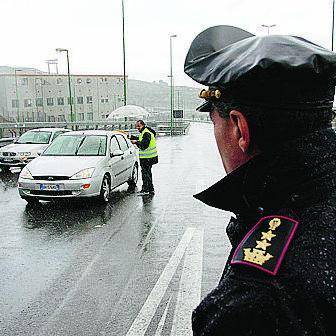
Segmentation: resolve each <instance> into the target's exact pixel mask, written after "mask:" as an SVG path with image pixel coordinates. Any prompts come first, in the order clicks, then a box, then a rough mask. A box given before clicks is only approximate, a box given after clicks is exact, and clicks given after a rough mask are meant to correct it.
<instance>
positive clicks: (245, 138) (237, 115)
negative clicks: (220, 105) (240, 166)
mask: <svg viewBox="0 0 336 336" xmlns="http://www.w3.org/2000/svg"><path fill="white" fill-rule="evenodd" d="M229 116H230V121H231V123H232V125H233V132H234V136H235V138H236V139H237V142H238V146H239V148H240V149H241V151H242V152H243V153H248V152H249V150H250V145H251V134H250V128H249V125H248V122H247V119H246V118H245V116H244V115H243V114H242V113H241V112H240V111H238V110H232V111H231V112H230V114H229Z"/></svg>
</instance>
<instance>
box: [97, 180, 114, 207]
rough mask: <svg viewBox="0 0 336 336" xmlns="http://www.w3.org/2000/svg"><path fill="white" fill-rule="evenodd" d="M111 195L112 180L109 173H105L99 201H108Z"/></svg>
mask: <svg viewBox="0 0 336 336" xmlns="http://www.w3.org/2000/svg"><path fill="white" fill-rule="evenodd" d="M110 197H111V182H110V178H109V177H108V176H107V175H105V176H104V178H103V182H102V185H101V188H100V195H99V201H100V202H102V203H107V202H108V201H109V200H110Z"/></svg>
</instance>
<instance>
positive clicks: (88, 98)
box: [86, 96, 92, 104]
mask: <svg viewBox="0 0 336 336" xmlns="http://www.w3.org/2000/svg"><path fill="white" fill-rule="evenodd" d="M86 103H87V104H92V96H87V97H86Z"/></svg>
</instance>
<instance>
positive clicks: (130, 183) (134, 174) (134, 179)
mask: <svg viewBox="0 0 336 336" xmlns="http://www.w3.org/2000/svg"><path fill="white" fill-rule="evenodd" d="M138 176H139V168H138V165H137V164H135V165H134V167H133V170H132V176H131V179H130V180H129V181H128V182H127V183H128V189H135V187H136V184H137V183H138Z"/></svg>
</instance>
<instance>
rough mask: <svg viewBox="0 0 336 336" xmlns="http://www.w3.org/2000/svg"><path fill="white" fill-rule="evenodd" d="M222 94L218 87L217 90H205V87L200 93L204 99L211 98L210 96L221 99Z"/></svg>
mask: <svg viewBox="0 0 336 336" xmlns="http://www.w3.org/2000/svg"><path fill="white" fill-rule="evenodd" d="M221 95H222V93H221V92H220V90H218V89H216V90H205V89H203V90H201V92H200V93H199V97H200V98H203V99H210V98H216V99H219V98H220V97H221Z"/></svg>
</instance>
